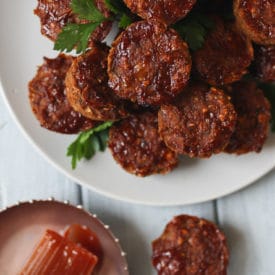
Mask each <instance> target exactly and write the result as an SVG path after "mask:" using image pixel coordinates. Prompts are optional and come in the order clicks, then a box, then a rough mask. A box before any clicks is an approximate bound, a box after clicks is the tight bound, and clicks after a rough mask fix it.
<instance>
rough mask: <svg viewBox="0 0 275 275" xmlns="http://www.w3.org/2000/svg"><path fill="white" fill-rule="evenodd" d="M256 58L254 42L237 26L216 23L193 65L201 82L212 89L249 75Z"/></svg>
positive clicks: (195, 55) (197, 52)
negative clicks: (250, 67)
mask: <svg viewBox="0 0 275 275" xmlns="http://www.w3.org/2000/svg"><path fill="white" fill-rule="evenodd" d="M253 56H254V51H253V47H252V44H251V41H250V40H249V39H248V38H247V37H246V36H245V35H244V34H243V33H241V32H240V31H239V30H238V29H237V27H236V26H235V25H232V24H229V23H224V22H223V21H222V20H218V19H216V26H215V29H214V30H213V31H211V32H210V33H209V35H208V36H207V38H206V40H205V42H204V45H203V47H202V48H201V49H199V50H198V51H196V52H195V54H194V56H193V58H194V59H193V61H194V65H195V69H196V71H197V72H198V74H199V76H200V77H201V79H203V80H204V81H206V82H207V83H209V84H210V85H213V86H222V85H225V84H229V83H233V82H235V81H238V80H240V79H241V78H242V76H243V75H245V74H246V73H247V68H248V66H249V65H250V64H251V62H252V60H253Z"/></svg>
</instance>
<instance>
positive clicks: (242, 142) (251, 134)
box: [225, 81, 271, 155]
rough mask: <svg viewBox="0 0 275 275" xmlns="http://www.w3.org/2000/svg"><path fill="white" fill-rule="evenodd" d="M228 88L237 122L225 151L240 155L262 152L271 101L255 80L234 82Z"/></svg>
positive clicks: (269, 117) (267, 128)
mask: <svg viewBox="0 0 275 275" xmlns="http://www.w3.org/2000/svg"><path fill="white" fill-rule="evenodd" d="M227 90H228V91H229V93H230V95H231V97H232V102H233V105H234V107H235V110H236V112H237V124H236V129H235V131H234V133H233V135H232V136H231V139H230V142H229V144H228V146H227V147H226V148H225V151H226V152H228V153H235V154H238V155H240V154H245V153H248V152H251V151H255V152H260V151H261V149H262V147H263V144H264V142H265V141H266V138H267V135H268V131H269V121H270V119H271V114H270V103H269V101H268V100H267V99H266V98H265V96H264V93H263V91H262V90H260V89H259V88H257V84H256V83H255V82H253V81H249V82H244V81H242V82H237V83H234V84H233V85H232V86H231V87H228V88H227Z"/></svg>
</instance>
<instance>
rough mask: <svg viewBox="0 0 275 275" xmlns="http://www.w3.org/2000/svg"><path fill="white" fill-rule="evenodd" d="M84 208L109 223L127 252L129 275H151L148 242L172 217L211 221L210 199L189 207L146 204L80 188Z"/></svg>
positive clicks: (212, 205)
mask: <svg viewBox="0 0 275 275" xmlns="http://www.w3.org/2000/svg"><path fill="white" fill-rule="evenodd" d="M83 204H84V207H85V208H86V209H88V210H90V211H91V212H94V213H96V214H97V215H98V217H99V218H101V219H102V220H103V221H104V222H106V223H107V224H109V225H110V228H111V229H112V231H113V232H114V234H115V235H116V236H117V237H118V238H119V239H120V241H121V245H122V247H123V249H124V250H125V251H126V252H127V260H128V263H129V268H130V274H131V275H141V274H142V275H150V274H155V272H154V270H153V268H152V266H151V262H150V260H151V258H150V257H151V241H152V240H154V239H155V238H157V237H158V236H159V235H160V234H161V233H162V231H163V229H164V227H165V225H166V223H167V222H169V220H171V219H172V217H173V216H175V215H178V214H182V213H187V214H192V215H197V216H201V217H205V218H207V219H210V220H213V221H214V220H215V211H214V204H213V203H212V202H209V203H204V204H197V205H192V206H179V207H150V206H142V205H133V204H129V203H125V202H120V201H114V200H111V199H108V198H105V197H102V196H99V195H97V194H95V193H93V192H91V191H89V190H87V189H83Z"/></svg>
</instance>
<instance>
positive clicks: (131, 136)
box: [109, 112, 178, 177]
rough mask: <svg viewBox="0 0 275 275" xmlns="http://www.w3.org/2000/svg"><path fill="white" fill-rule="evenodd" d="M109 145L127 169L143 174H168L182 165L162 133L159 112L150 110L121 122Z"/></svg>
mask: <svg viewBox="0 0 275 275" xmlns="http://www.w3.org/2000/svg"><path fill="white" fill-rule="evenodd" d="M109 148H110V149H111V152H112V154H113V157H114V159H115V160H116V161H117V162H118V163H119V164H120V165H121V166H122V167H123V168H124V169H125V170H126V171H127V172H129V173H131V174H134V175H137V176H141V177H144V176H148V175H151V174H157V173H159V174H166V173H168V172H170V171H171V170H172V169H173V168H174V167H176V166H177V164H178V158H177V154H176V153H174V152H173V151H171V150H170V149H168V148H167V147H166V145H165V144H164V143H163V141H162V140H161V138H160V136H159V134H158V123H157V114H156V113H151V112H146V113H143V114H139V115H133V116H131V117H129V118H127V119H125V120H122V121H120V122H117V123H116V124H115V125H114V126H112V128H111V130H110V134H109Z"/></svg>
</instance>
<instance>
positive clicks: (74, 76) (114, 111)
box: [66, 44, 128, 121]
mask: <svg viewBox="0 0 275 275" xmlns="http://www.w3.org/2000/svg"><path fill="white" fill-rule="evenodd" d="M108 53H109V48H108V47H107V46H106V45H105V44H94V45H93V47H92V48H91V50H89V51H88V52H86V53H85V54H83V55H80V56H79V57H77V58H76V59H75V60H74V62H73V64H72V66H71V68H70V70H69V71H68V74H67V77H66V87H67V97H68V100H69V102H70V104H71V105H72V107H73V108H74V109H75V110H76V111H78V112H80V113H81V114H82V115H83V116H86V117H87V118H90V119H93V120H99V121H107V120H111V121H114V120H118V119H121V118H124V117H126V116H127V115H128V112H127V111H126V107H125V102H124V101H123V100H121V99H120V98H118V97H117V96H116V95H115V93H114V92H113V90H112V89H111V88H110V87H109V86H108V74H107V56H108Z"/></svg>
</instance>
